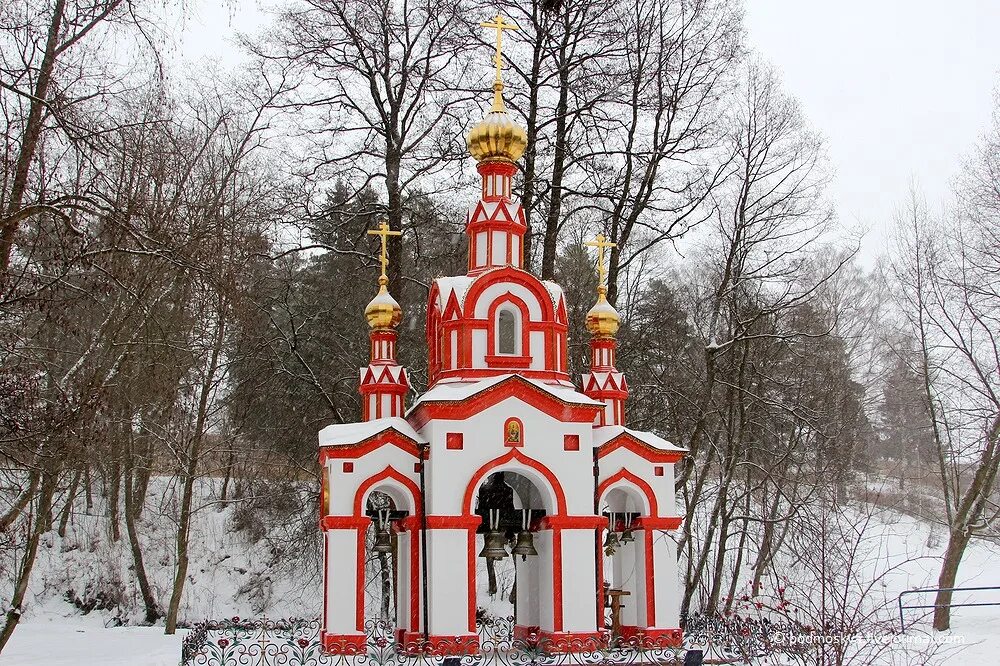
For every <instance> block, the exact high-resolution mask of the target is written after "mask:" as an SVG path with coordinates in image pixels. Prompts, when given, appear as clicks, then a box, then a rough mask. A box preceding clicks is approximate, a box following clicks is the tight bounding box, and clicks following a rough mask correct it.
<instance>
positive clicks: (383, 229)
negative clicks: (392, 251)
mask: <svg viewBox="0 0 1000 666" xmlns="http://www.w3.org/2000/svg"><path fill="white" fill-rule="evenodd" d="M368 235H370V236H379V237H380V238H381V241H382V253H381V254H380V255H379V263H380V264H382V275H380V276H379V278H378V283H379V284H380V285H382V286H385V285H386V284H388V282H389V277H388V276H387V275H386V274H385V269H386V268H388V267H389V254H388V252H386V241H387V240H388V239H389V236H402V235H403V232H402V231H390V230H389V223H388V222H386V221H385V220H382V221H381V222H379V223H378V229H369V230H368Z"/></svg>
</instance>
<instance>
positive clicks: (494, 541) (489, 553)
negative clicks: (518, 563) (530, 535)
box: [479, 530, 507, 560]
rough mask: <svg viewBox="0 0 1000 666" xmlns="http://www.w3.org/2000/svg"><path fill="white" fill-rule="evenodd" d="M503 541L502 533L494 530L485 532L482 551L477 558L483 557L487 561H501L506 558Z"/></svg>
mask: <svg viewBox="0 0 1000 666" xmlns="http://www.w3.org/2000/svg"><path fill="white" fill-rule="evenodd" d="M504 541H505V539H504V535H503V532H498V531H496V530H492V531H489V532H487V533H486V536H485V537H484V539H483V549H482V550H481V551H479V557H485V558H486V559H487V560H502V559H503V558H505V557H507V548H506V547H505V546H504Z"/></svg>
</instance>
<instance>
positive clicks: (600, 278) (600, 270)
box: [584, 234, 618, 293]
mask: <svg viewBox="0 0 1000 666" xmlns="http://www.w3.org/2000/svg"><path fill="white" fill-rule="evenodd" d="M584 245H586V246H587V247H596V248H597V291H601V290H602V289H603V290H604V291H605V293H606V292H607V289H608V285H607V282H606V280H607V277H608V270H607V269H606V268H604V250H605V249H606V248H612V247H618V243H611V242H609V241H608V239H607V238H605V236H604V234H597V238H595V239H594V240H592V241H587V242H586V243H584Z"/></svg>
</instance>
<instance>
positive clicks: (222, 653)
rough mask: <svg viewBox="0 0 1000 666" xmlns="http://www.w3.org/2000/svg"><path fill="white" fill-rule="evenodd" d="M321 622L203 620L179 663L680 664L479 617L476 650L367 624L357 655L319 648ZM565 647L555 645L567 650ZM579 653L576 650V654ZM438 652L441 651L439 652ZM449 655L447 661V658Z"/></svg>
mask: <svg viewBox="0 0 1000 666" xmlns="http://www.w3.org/2000/svg"><path fill="white" fill-rule="evenodd" d="M319 629H320V623H319V620H315V619H312V620H303V619H288V620H270V619H267V618H262V619H253V620H245V619H241V618H232V619H230V620H221V621H208V622H202V623H200V624H197V625H195V626H194V627H192V628H191V632H190V633H189V634H188V635H187V637H186V638H185V639H184V643H183V647H182V658H181V664H182V666H230V665H234V664H235V665H239V666H328V665H329V666H388V665H390V664H393V665H398V666H404V665H405V666H425V665H426V666H432V665H433V666H439V665H444V666H450V664H456V663H460V664H462V666H479V665H482V666H528V665H535V664H537V665H539V666H562V665H564V664H580V665H583V664H622V665H625V666H631V665H634V666H639V664H649V665H653V664H656V665H662V666H668V665H674V664H677V665H679V664H681V663H682V661H683V655H684V650H683V649H681V648H671V647H662V646H658V645H655V644H652V643H643V642H642V641H624V642H619V644H617V645H615V646H613V647H600V648H597V649H595V646H594V645H591V644H587V645H582V644H581V645H572V644H570V645H569V646H568V647H569V648H570V651H562V652H559V653H551V652H550V651H549V650H547V649H546V646H545V644H544V642H539V641H538V640H537V638H535V637H529V638H527V639H521V638H515V637H514V622H513V619H510V618H506V619H490V620H484V621H481V622H480V623H479V625H478V630H479V643H480V645H479V650H480V651H479V654H475V655H465V656H461V657H448V656H446V655H444V654H440V653H438V654H435V653H434V651H431V652H430V653H425V652H422V651H421V650H420V649H419V647H420V646H417V645H412V646H411V645H405V646H401V645H398V644H397V643H396V641H395V639H394V638H393V629H392V627H391V625H389V624H388V623H384V622H380V621H377V620H370V621H368V622H367V624H366V630H367V635H368V640H367V644H366V650H365V651H364V653H362V654H356V655H327V654H324V653H323V651H322V650H321V646H320V638H319ZM566 647H567V646H566V645H565V644H561V645H560V648H561V649H563V650H565V649H566ZM578 650H580V651H578ZM439 652H440V651H439ZM446 660H447V661H446Z"/></svg>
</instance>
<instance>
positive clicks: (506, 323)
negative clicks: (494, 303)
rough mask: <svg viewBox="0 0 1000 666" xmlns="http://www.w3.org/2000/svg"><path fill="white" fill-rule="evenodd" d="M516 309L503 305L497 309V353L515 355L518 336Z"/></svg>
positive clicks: (518, 342) (517, 350) (518, 352)
mask: <svg viewBox="0 0 1000 666" xmlns="http://www.w3.org/2000/svg"><path fill="white" fill-rule="evenodd" d="M517 319H518V316H517V311H516V310H515V309H514V308H513V307H509V306H504V307H501V308H500V309H499V310H498V311H497V324H496V326H497V350H496V353H497V354H502V355H507V356H517V355H518V354H520V350H519V349H518V345H519V344H520V336H519V335H518V333H517Z"/></svg>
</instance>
